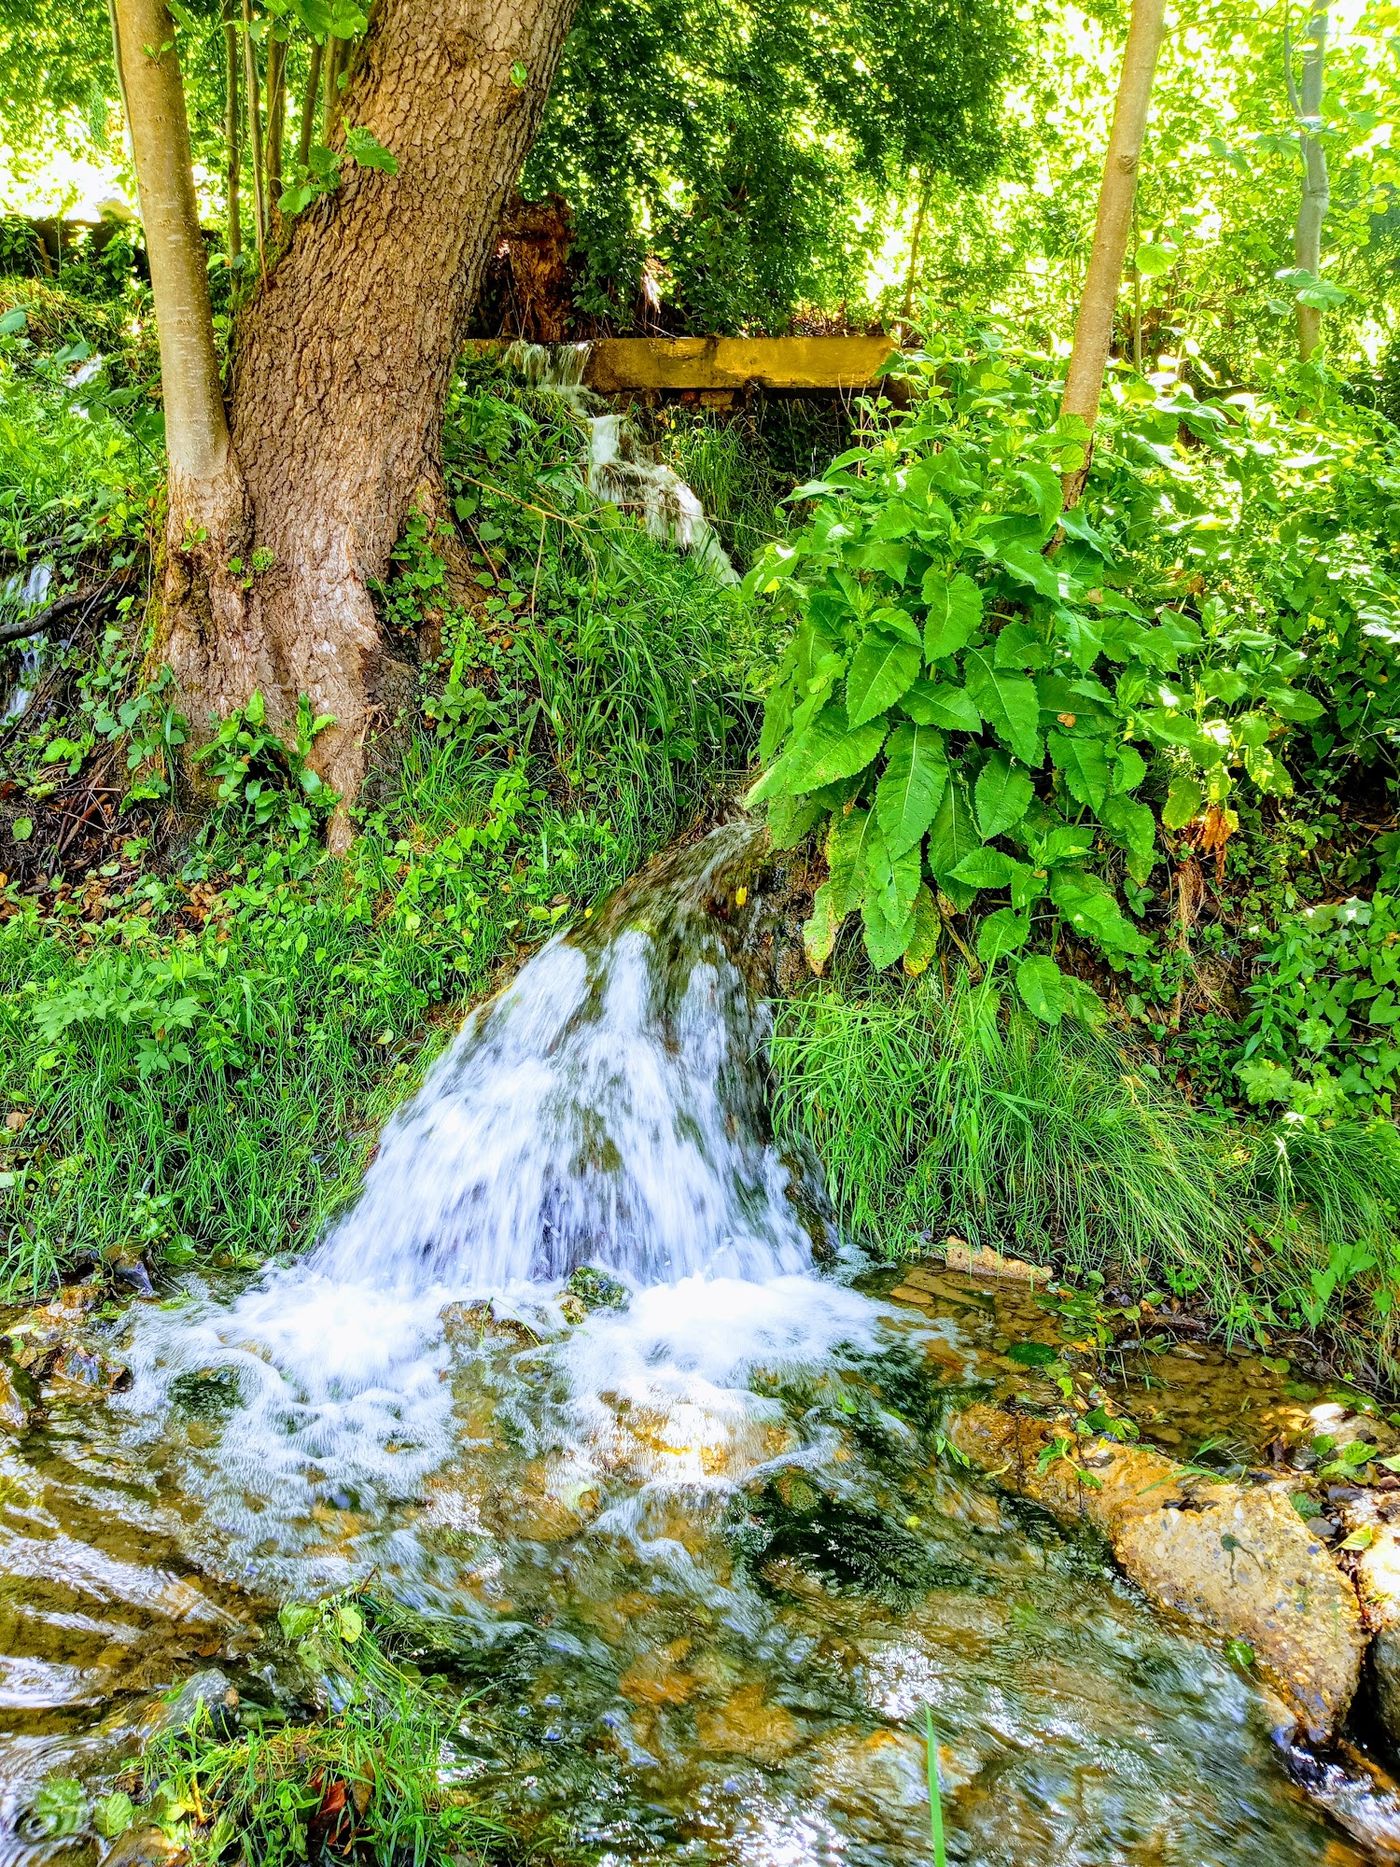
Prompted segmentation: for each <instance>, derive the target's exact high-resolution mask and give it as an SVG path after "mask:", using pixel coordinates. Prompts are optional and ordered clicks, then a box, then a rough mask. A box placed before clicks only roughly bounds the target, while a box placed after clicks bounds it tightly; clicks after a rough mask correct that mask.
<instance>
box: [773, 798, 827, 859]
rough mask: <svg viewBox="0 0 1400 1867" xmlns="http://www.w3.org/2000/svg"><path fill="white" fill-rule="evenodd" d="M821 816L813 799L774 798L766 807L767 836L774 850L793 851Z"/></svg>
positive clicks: (817, 804) (819, 806)
mask: <svg viewBox="0 0 1400 1867" xmlns="http://www.w3.org/2000/svg"><path fill="white" fill-rule="evenodd" d="M822 816H823V810H822V806H821V804H820V803H819V802H818V800H817V799H816V798H814V797H775V798H773V799H772V801H771V802H770V803H769V806H768V834H769V837H770V838H771V839H772V843H773V847H774V849H795V848H796V847H797V845H798V844H799V843H800V842H801V841H802V839H803V837H805V836H809V835H810V834H811V832H812V831H813V830H814V829H815V828H816V827H817V825H818V823H820V821H821V819H822Z"/></svg>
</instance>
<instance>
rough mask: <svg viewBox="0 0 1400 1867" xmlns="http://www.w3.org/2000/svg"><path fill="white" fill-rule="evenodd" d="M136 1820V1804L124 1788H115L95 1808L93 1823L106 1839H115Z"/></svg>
mask: <svg viewBox="0 0 1400 1867" xmlns="http://www.w3.org/2000/svg"><path fill="white" fill-rule="evenodd" d="M135 1820H136V1805H135V1803H134V1802H133V1801H132V1800H131V1797H130V1796H128V1795H127V1794H126V1793H125V1792H124V1791H123V1790H120V1789H114V1790H113V1791H112V1793H111V1795H110V1796H104V1797H103V1798H102V1800H101V1801H100V1802H99V1803H98V1804H97V1806H96V1808H95V1809H94V1810H93V1821H92V1825H93V1827H94V1828H95V1829H96V1830H97V1832H98V1834H100V1835H101V1837H102V1839H103V1840H104V1841H115V1840H116V1839H117V1837H118V1835H124V1834H125V1833H126V1831H127V1829H128V1828H130V1826H131V1824H132V1823H133V1822H134V1821H135Z"/></svg>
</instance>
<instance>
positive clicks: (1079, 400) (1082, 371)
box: [1060, 0, 1166, 506]
mask: <svg viewBox="0 0 1400 1867" xmlns="http://www.w3.org/2000/svg"><path fill="white" fill-rule="evenodd" d="M1165 23H1166V0H1133V15H1132V20H1131V22H1130V24H1129V26H1128V43H1127V45H1126V47H1125V48H1124V51H1123V70H1122V74H1121V76H1120V78H1119V81H1118V99H1117V102H1116V103H1115V105H1114V109H1113V129H1112V131H1111V133H1110V135H1109V139H1108V154H1107V156H1106V157H1105V158H1104V169H1103V185H1102V187H1101V188H1100V190H1099V212H1098V219H1097V221H1096V223H1095V226H1094V246H1093V251H1092V252H1091V254H1090V256H1089V270H1088V272H1087V273H1086V274H1085V278H1084V292H1083V295H1082V297H1081V298H1080V301H1079V317H1078V319H1077V321H1076V323H1075V327H1074V348H1073V350H1072V351H1071V353H1070V359H1069V374H1068V376H1067V378H1066V380H1065V395H1064V401H1063V403H1062V404H1061V409H1060V412H1061V413H1062V414H1064V415H1078V416H1080V417H1081V418H1082V419H1083V421H1084V422H1085V423H1086V424H1087V426H1088V428H1089V439H1088V441H1087V443H1086V445H1085V449H1084V460H1083V463H1082V464H1081V465H1080V466H1079V467H1076V468H1075V469H1074V470H1073V471H1072V472H1070V473H1067V474H1066V475H1065V477H1064V496H1065V505H1066V506H1074V505H1077V504H1078V503H1079V498H1080V495H1081V494H1082V493H1083V491H1084V483H1085V481H1086V480H1087V479H1088V477H1089V461H1090V458H1091V455H1092V452H1093V428H1094V423H1095V422H1096V421H1097V419H1098V413H1099V398H1100V396H1101V395H1102V394H1103V378H1104V370H1105V369H1106V368H1107V366H1108V351H1109V345H1110V343H1111V342H1112V338H1113V312H1114V307H1115V305H1116V303H1117V300H1118V286H1119V282H1120V280H1121V279H1122V277H1123V260H1124V258H1125V256H1126V254H1127V251H1128V233H1129V230H1130V228H1131V226H1132V217H1133V198H1134V196H1135V194H1136V192H1137V174H1138V162H1139V160H1140V158H1141V156H1142V139H1143V134H1144V132H1145V130H1146V128H1147V106H1148V103H1149V101H1150V99H1151V96H1152V78H1153V74H1154V72H1155V71H1156V69H1157V53H1158V50H1159V48H1160V46H1161V43H1162V31H1163V28H1164V26H1165Z"/></svg>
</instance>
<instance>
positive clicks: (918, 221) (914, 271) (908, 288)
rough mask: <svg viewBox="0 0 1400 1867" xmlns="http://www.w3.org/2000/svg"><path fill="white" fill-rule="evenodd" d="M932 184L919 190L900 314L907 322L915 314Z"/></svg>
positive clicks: (925, 185)
mask: <svg viewBox="0 0 1400 1867" xmlns="http://www.w3.org/2000/svg"><path fill="white" fill-rule="evenodd" d="M931 190H932V185H931V183H929V182H925V183H924V184H923V186H922V187H921V188H920V190H919V205H918V209H917V211H916V212H915V215H914V237H913V239H912V240H911V241H910V243H909V275H908V277H907V278H906V279H905V281H904V304H903V306H902V307H901V309H900V314H899V315H900V316H901V317H902V318H903V319H904V321H905V323H906V324H907V323H908V322H909V321H910V319H911V318H912V317H913V314H914V284H915V281H916V280H917V278H918V276H919V249H920V247H921V246H922V245H923V242H924V221H925V220H926V219H927V218H928V198H929V194H930V193H931Z"/></svg>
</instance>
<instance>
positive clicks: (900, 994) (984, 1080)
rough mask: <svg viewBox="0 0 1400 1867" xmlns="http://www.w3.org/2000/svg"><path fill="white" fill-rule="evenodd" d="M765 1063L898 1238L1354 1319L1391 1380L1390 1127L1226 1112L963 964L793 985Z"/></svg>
mask: <svg viewBox="0 0 1400 1867" xmlns="http://www.w3.org/2000/svg"><path fill="white" fill-rule="evenodd" d="M772 1062H773V1069H774V1075H775V1080H776V1120H777V1124H778V1129H779V1132H780V1134H782V1135H783V1136H785V1137H786V1138H787V1139H788V1140H789V1141H796V1140H798V1139H799V1138H800V1139H802V1140H804V1141H806V1142H809V1143H811V1144H812V1145H813V1146H815V1148H816V1150H817V1152H818V1154H819V1155H820V1156H821V1158H822V1160H823V1162H824V1164H825V1168H826V1173H827V1180H828V1186H829V1190H830V1193H831V1196H832V1199H833V1201H834V1203H835V1205H836V1209H837V1212H838V1214H839V1216H840V1218H841V1220H842V1222H843V1223H844V1224H845V1225H846V1226H847V1228H848V1229H849V1230H850V1231H852V1232H853V1233H855V1234H858V1235H861V1236H863V1237H865V1238H866V1239H867V1240H868V1241H870V1242H872V1243H873V1244H875V1245H876V1246H877V1247H878V1248H880V1249H881V1250H882V1251H883V1252H884V1253H885V1254H886V1255H889V1256H892V1257H897V1256H900V1255H903V1254H904V1253H906V1252H910V1251H917V1250H919V1249H921V1248H922V1247H923V1245H924V1244H925V1242H926V1241H928V1240H930V1239H934V1240H938V1241H940V1242H941V1240H942V1239H943V1238H944V1237H945V1236H946V1235H948V1234H949V1233H955V1234H957V1235H959V1236H961V1237H963V1238H965V1239H967V1240H968V1241H969V1242H971V1243H973V1244H980V1245H990V1246H992V1247H994V1248H996V1249H999V1250H1003V1251H1009V1252H1013V1253H1015V1254H1017V1255H1019V1256H1024V1257H1030V1258H1033V1259H1038V1260H1040V1261H1044V1260H1046V1259H1050V1260H1053V1261H1054V1262H1055V1263H1056V1264H1057V1265H1058V1266H1059V1267H1060V1268H1061V1269H1062V1270H1065V1271H1067V1272H1069V1273H1070V1274H1072V1275H1076V1276H1082V1275H1085V1274H1088V1273H1097V1274H1099V1275H1101V1276H1103V1277H1104V1278H1105V1279H1107V1280H1108V1281H1109V1282H1111V1283H1114V1284H1117V1285H1119V1286H1122V1285H1124V1284H1126V1285H1130V1286H1132V1287H1134V1288H1135V1289H1137V1290H1138V1291H1140V1292H1142V1291H1147V1290H1151V1289H1154V1288H1160V1287H1162V1286H1164V1285H1165V1286H1166V1287H1167V1288H1168V1289H1170V1290H1172V1291H1174V1292H1175V1293H1177V1294H1178V1295H1181V1296H1190V1295H1197V1296H1198V1297H1199V1299H1200V1300H1201V1301H1202V1302H1203V1303H1204V1304H1205V1305H1206V1307H1207V1308H1208V1309H1209V1310H1210V1311H1211V1312H1212V1313H1213V1314H1214V1316H1215V1317H1216V1318H1217V1319H1218V1320H1219V1321H1220V1322H1221V1323H1222V1325H1223V1326H1224V1327H1225V1329H1226V1330H1227V1332H1234V1331H1240V1332H1244V1333H1248V1334H1254V1335H1256V1336H1257V1335H1259V1333H1260V1332H1261V1331H1265V1330H1267V1329H1269V1328H1271V1327H1274V1326H1278V1325H1280V1324H1282V1325H1286V1326H1302V1327H1307V1328H1312V1329H1318V1330H1322V1331H1327V1330H1331V1331H1334V1332H1335V1331H1337V1330H1339V1329H1340V1328H1341V1327H1342V1325H1343V1323H1346V1324H1347V1325H1348V1326H1349V1338H1348V1350H1349V1353H1350V1354H1351V1356H1352V1357H1353V1359H1355V1358H1356V1357H1357V1356H1358V1355H1360V1356H1362V1357H1363V1358H1364V1357H1366V1356H1369V1357H1370V1364H1371V1365H1370V1369H1369V1372H1370V1373H1371V1375H1372V1376H1373V1377H1376V1376H1378V1377H1380V1378H1384V1379H1389V1380H1394V1379H1395V1377H1396V1374H1397V1363H1396V1358H1395V1350H1396V1325H1395V1322H1394V1319H1393V1318H1392V1314H1391V1312H1392V1303H1393V1297H1394V1293H1395V1292H1396V1290H1397V1289H1400V1252H1397V1247H1396V1244H1395V1242H1394V1241H1395V1223H1396V1215H1397V1213H1400V1137H1397V1136H1396V1135H1395V1133H1394V1131H1393V1130H1389V1129H1387V1130H1386V1132H1385V1133H1384V1134H1382V1133H1380V1132H1378V1131H1377V1130H1375V1129H1372V1128H1367V1127H1364V1126H1362V1125H1361V1124H1355V1123H1354V1124H1337V1125H1336V1126H1335V1127H1333V1128H1330V1129H1329V1128H1323V1127H1321V1126H1319V1125H1317V1124H1315V1123H1314V1124H1307V1123H1297V1122H1295V1123H1290V1124H1286V1125H1285V1126H1283V1127H1282V1128H1279V1129H1269V1130H1265V1129H1262V1128H1258V1127H1255V1126H1253V1125H1251V1124H1248V1123H1245V1122H1241V1121H1238V1120H1236V1121H1234V1122H1231V1123H1228V1124H1227V1123H1226V1122H1224V1121H1223V1120H1221V1119H1220V1118H1217V1117H1211V1116H1207V1115H1205V1114H1203V1113H1202V1112H1200V1111H1199V1110H1197V1109H1195V1108H1193V1107H1192V1105H1191V1104H1190V1103H1188V1102H1187V1101H1186V1100H1185V1098H1184V1097H1182V1096H1180V1095H1179V1094H1177V1093H1176V1092H1175V1091H1174V1090H1173V1089H1172V1088H1170V1087H1169V1086H1167V1085H1165V1084H1163V1083H1161V1082H1160V1080H1158V1079H1157V1077H1156V1074H1155V1072H1154V1071H1153V1070H1152V1069H1151V1067H1150V1065H1146V1064H1145V1063H1143V1062H1142V1061H1140V1060H1138V1059H1135V1058H1134V1057H1133V1056H1131V1055H1130V1054H1129V1053H1126V1052H1124V1051H1123V1050H1122V1049H1121V1048H1120V1047H1119V1046H1118V1044H1117V1043H1116V1042H1114V1041H1113V1040H1112V1039H1111V1038H1110V1037H1107V1036H1104V1035H1100V1034H1097V1033H1094V1032H1091V1031H1089V1030H1087V1029H1085V1028H1084V1027H1082V1026H1079V1025H1076V1024H1072V1023H1070V1022H1068V1021H1066V1022H1065V1023H1063V1024H1061V1025H1060V1026H1058V1027H1056V1028H1050V1027H1047V1026H1044V1025H1042V1024H1039V1023H1038V1022H1037V1021H1035V1020H1033V1019H1031V1018H1030V1017H1029V1016H1027V1015H1026V1014H1024V1013H1023V1012H1022V1011H1021V1010H1020V1009H1019V1007H1015V1006H1007V1005H1004V1004H1003V1003H1001V1001H1000V999H999V997H998V996H997V995H996V994H995V993H994V992H992V991H990V990H989V989H988V987H987V986H986V985H985V984H984V985H980V986H974V985H972V984H970V983H969V982H968V980H967V978H966V975H965V974H958V975H956V976H955V978H954V980H953V982H952V983H951V985H950V986H949V988H948V989H947V991H946V992H945V991H944V990H942V989H941V987H940V984H939V982H938V981H937V979H936V978H934V977H932V976H926V978H925V979H924V980H923V981H921V982H920V983H918V984H917V985H913V986H909V987H905V988H899V987H890V986H876V987H872V988H870V989H866V990H862V991H861V992H860V993H851V994H850V995H848V994H847V993H846V992H844V991H843V990H841V989H840V987H839V986H836V985H825V986H822V987H820V988H818V989H816V990H814V991H812V992H810V993H808V994H806V995H804V996H802V997H799V998H796V999H793V1000H791V1001H789V1002H788V1003H786V1004H784V1005H782V1006H780V1007H779V1010H778V1014H777V1021H776V1027H775V1031H774V1036H773V1041H772ZM1353 1323H1354V1324H1357V1325H1358V1328H1357V1330H1356V1331H1355V1332H1354V1333H1350V1325H1351V1324H1353Z"/></svg>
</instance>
